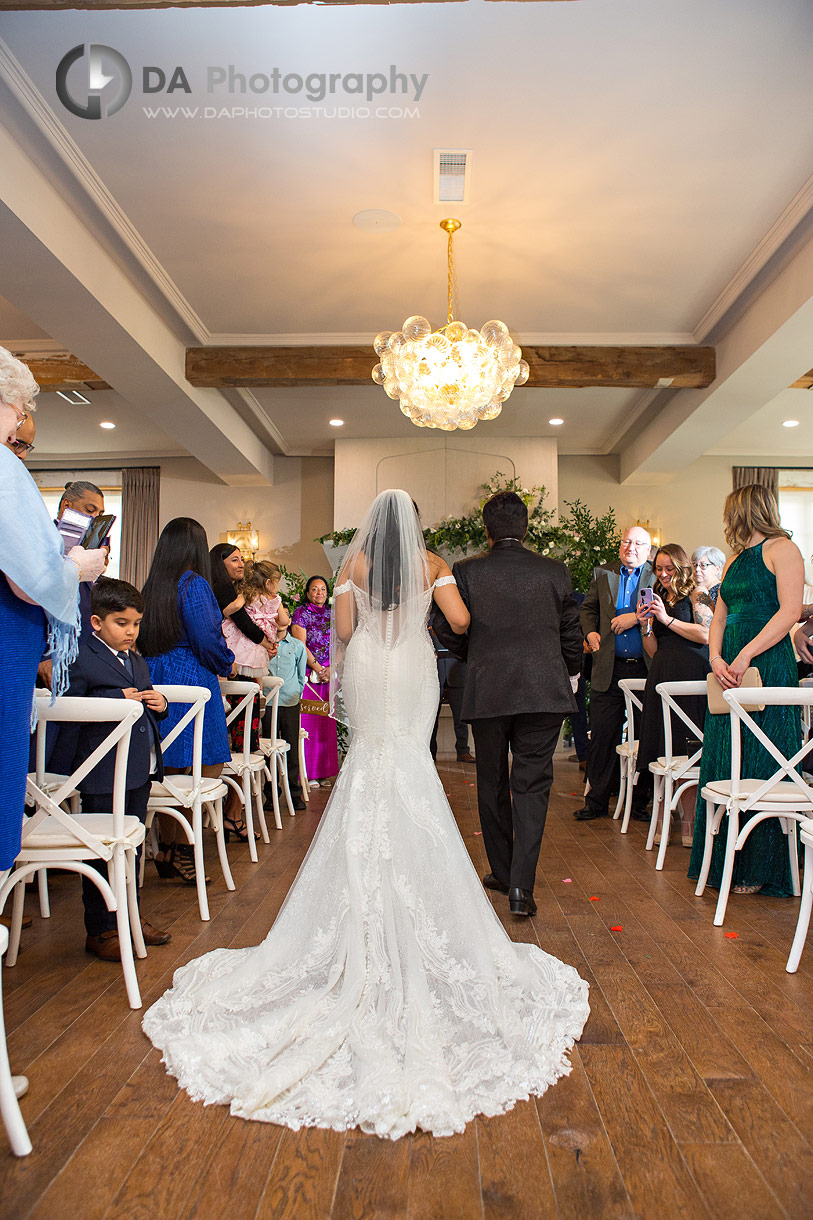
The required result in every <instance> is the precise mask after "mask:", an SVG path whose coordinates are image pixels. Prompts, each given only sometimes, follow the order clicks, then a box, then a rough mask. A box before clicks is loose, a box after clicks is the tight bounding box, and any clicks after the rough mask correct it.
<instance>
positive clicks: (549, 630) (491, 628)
mask: <svg viewBox="0 0 813 1220" xmlns="http://www.w3.org/2000/svg"><path fill="white" fill-rule="evenodd" d="M483 522H484V524H485V527H486V537H487V539H488V545H489V550H488V551H487V552H486V553H485V554H482V555H475V556H472V557H471V558H469V559H463V560H461V561H460V562H459V563H456V564H455V565H454V568H453V572H454V577H455V580H456V581H457V585H458V588H459V590H460V595H461V597H462V598H463V601H464V602H465V603H466V605H467V606H468V608H469V611H470V613H471V626H470V627H469V631H468V635H467V637H466V638H467V642H468V655H467V661H468V668H467V672H466V684H465V687H464V690H463V709H462V716H463V719H464V720H468V721H469V722H470V723H471V726H472V732H473V734H474V745H475V752H476V757H477V800H478V805H479V809H480V825H481V827H482V830H483V843H484V845H485V849H486V854H487V856H488V862H489V864H490V865H491V872H490V873H488V874H487V875H486V876H485V877H484V878H483V884H484V885H485V886H487V887H488V888H489V889H495V890H499V891H500V892H502V893H505V894H508V900H509V906H510V910H511V912H512V914H514V915H533V914H535V913H536V903H535V902H534V897H533V890H534V881H535V877H536V864H537V860H538V859H539V849H540V846H541V843H542V834H543V831H544V829H545V819H546V817H547V812H548V798H549V796H550V789H551V784H552V782H553V752H554V749H555V748H556V742H557V741H558V738H559V733H560V730H561V727H562V721H563V720H564V718H565V716H567V715H568V714H569V713H570V712H573V711H575V709H576V702H575V699H574V697H573V691H574V689H575V686H576V683H577V681H578V675H579V671H580V667H581V657H582V634H581V630H580V629H579V619H578V610H577V607H576V603H575V601H574V599H573V596H572V592H571V585H570V576H569V574H568V571H567V568H566V567H565V565H564V564H563V563H558V562H557V561H556V560H553V559H548V558H546V557H545V556H543V555H538V554H537V553H536V552H535V551H530V550H528V549H527V548H526V547H524V546H523V545H522V540H523V538H524V537H525V534H526V532H527V529H528V510H527V508H526V506H525V504H524V503H523V501H522V500H521V499H520V497H519V496H518V495H516V494H515V493H514V492H505V491H503V492H498V493H497V494H496V495H495V496H492V497H491V499H490V500H489V501H488V502H487V503H486V504H485V505H484V507H483ZM433 621H434V627H435V631H436V632H437V634H438V636H439V638H440V639H441V640H442V641H443V642H444V643H445V644H446V645H447V647H449V646H451V650H452V651H457V650H458V646H459V641H460V637H459V636H455V635H454V634H453V633H452V632H451V631H450V630H449V629H448V625H446V624H445V620H443V618H442V615H440V614H439V612H438V611H435V612H434V616H433ZM509 750H510V752H511V754H512V755H513V765H512V767H511V771H510V776H509V766H508V755H509ZM512 796H513V801H512Z"/></svg>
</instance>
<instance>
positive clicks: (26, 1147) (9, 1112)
mask: <svg viewBox="0 0 813 1220" xmlns="http://www.w3.org/2000/svg"><path fill="white" fill-rule="evenodd" d="M7 944H8V933H7V932H6V929H5V928H2V927H0V956H1V955H2V953H3V950H4V949H5V948H6V946H7ZM0 1115H1V1116H2V1119H3V1125H4V1127H5V1128H6V1134H7V1135H8V1142H9V1144H10V1145H11V1151H12V1152H13V1153H14V1155H15V1156H28V1154H29V1152H30V1151H31V1140H30V1139H29V1136H28V1131H27V1130H26V1126H25V1123H24V1122H23V1116H22V1114H21V1112H20V1104H19V1102H18V1101H17V1097H16V1095H15V1092H14V1081H13V1078H12V1075H11V1068H10V1066H9V1061H8V1049H7V1047H6V1028H5V1023H4V1021H3V992H2V971H1V970H0Z"/></svg>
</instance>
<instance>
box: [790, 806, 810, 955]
mask: <svg viewBox="0 0 813 1220" xmlns="http://www.w3.org/2000/svg"><path fill="white" fill-rule="evenodd" d="M799 837H800V839H801V840H802V846H803V847H804V849H805V872H804V881H803V882H802V902H801V905H800V907H799V918H798V920H797V922H796V935H795V936H794V938H793V944H792V945H791V949H790V957H789V958H788V964H787V966H786V967H785V969H786V970H787V972H788V974H795V973H796V971H797V970H798V968H799V959H800V957H801V956H802V949H803V948H804V944H805V940H806V939H807V929H808V928H809V927H810V912H811V910H813V821H811V820H809V819H806V820H805V821H803V822H802V823H801V825H800V827H799Z"/></svg>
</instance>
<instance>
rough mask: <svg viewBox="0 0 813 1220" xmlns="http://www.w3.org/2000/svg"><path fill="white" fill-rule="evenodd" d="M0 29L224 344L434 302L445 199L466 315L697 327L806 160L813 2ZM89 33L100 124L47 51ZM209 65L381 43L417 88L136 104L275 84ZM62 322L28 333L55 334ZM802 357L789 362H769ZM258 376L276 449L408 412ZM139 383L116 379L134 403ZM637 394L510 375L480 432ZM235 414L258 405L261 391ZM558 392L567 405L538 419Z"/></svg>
mask: <svg viewBox="0 0 813 1220" xmlns="http://www.w3.org/2000/svg"><path fill="white" fill-rule="evenodd" d="M0 35H2V38H3V39H4V40H5V42H6V44H7V45H8V47H9V48H10V50H11V51H12V53H13V55H14V56H16V58H17V60H18V61H19V63H20V65H21V66H22V69H23V70H24V72H25V74H26V75H27V76H28V78H29V79H30V81H31V82H33V84H34V86H36V88H37V89H38V90H39V91H40V92H41V94H42V96H43V97H44V99H45V101H46V103H47V105H48V107H50V109H51V111H52V113H53V115H54V116H55V117H56V119H57V120H58V121H59V123H61V124H63V125H64V128H65V129H66V130H67V132H68V133H69V136H70V137H71V138H72V140H73V141H74V142H75V144H76V146H77V147H78V149H79V150H80V151H81V154H83V155H84V157H85V158H86V159H87V161H88V162H89V164H90V166H91V167H92V169H93V171H95V173H96V174H97V175H98V177H99V178H100V179H101V182H102V183H103V184H104V187H106V188H107V190H108V191H109V192H110V194H111V195H112V197H113V199H114V200H115V203H116V204H117V205H118V207H119V208H120V209H121V210H122V212H123V213H124V215H125V217H126V219H127V221H128V222H129V223H130V224H131V225H132V226H133V227H134V228H135V230H137V233H138V234H139V235H140V237H141V239H143V242H144V243H146V246H147V247H148V248H149V250H150V251H151V252H152V254H153V255H154V257H155V259H157V260H158V263H159V264H160V266H161V267H162V268H163V271H164V272H165V274H166V276H168V277H169V279H170V280H171V281H172V282H173V283H174V285H175V286H176V288H177V290H178V291H179V293H180V296H181V298H183V299H184V301H185V303H186V304H185V308H187V317H188V318H191V319H192V324H193V325H194V324H195V317H197V319H199V321H200V328H201V330H200V333H202V334H203V335H204V337H206V336H207V335H208V336H211V337H212V338H214V339H216V340H217V341H224V342H228V341H233V342H239V341H241V339H243V338H245V337H249V338H248V341H251V340H252V339H254V340H256V341H258V342H274V341H279V342H284V341H289V342H290V341H293V342H306V341H313V342H330V341H333V342H337V341H342V340H344V341H346V340H348V339H351V338H355V340H356V341H358V342H369V341H371V339H372V337H373V336H374V335H375V333H376V332H377V331H378V330H380V329H384V328H386V329H394V328H395V327H396V326H399V325H400V324H401V323H402V321H403V319H404V318H405V317H406V316H408V315H409V314H412V313H415V312H419V313H426V314H427V315H428V316H429V317H430V318H432V320H433V321H434V322H435V323H436V324H439V323H440V322H441V321H442V318H443V315H444V313H445V265H444V263H445V250H444V238H443V236H442V234H441V232H440V230H439V229H438V227H437V225H438V221H439V220H440V219H441V218H442V217H443V216H444V215H448V214H452V215H459V216H460V218H461V219H462V221H463V230H462V232H461V234H460V235H459V237H458V238H457V240H456V253H457V263H458V277H459V285H460V316H461V317H462V318H463V319H464V320H465V321H467V322H468V323H469V324H470V325H477V326H479V325H481V324H482V323H483V322H484V321H486V319H487V318H489V317H495V316H496V317H500V318H502V319H504V320H505V321H506V322H507V323H508V325H509V326H510V327H511V329H512V332H513V333H514V334H515V335H516V337H517V339H518V341H519V342H520V343H521V342H523V341H524V342H529V341H534V340H536V341H544V340H545V338H548V341H551V342H554V341H559V342H587V343H589V342H595V343H600V342H605V341H607V342H609V341H612V340H613V339H616V340H617V341H619V342H624V341H628V342H653V343H654V342H662V341H670V340H672V341H683V342H692V341H695V340H700V339H702V338H703V337H704V335H702V334H695V333H694V332H695V329H696V328H697V327H698V325H699V324H700V322H701V319H702V318H703V317H704V315H705V314H706V313H707V311H708V310H709V309H710V307H712V305H713V304H714V302H715V300H716V299H717V298H718V297H719V296H720V294H721V293H723V292H724V291H725V290H726V287H727V285H729V282H730V281H731V279H732V277H734V276H736V275H737V273H738V271H739V269H740V268H741V267H742V266H743V264H744V263H745V262H746V260H747V259H748V258H749V256H750V255H751V253H752V251H754V249H755V248H756V247H757V246H758V245H759V243H760V242H761V241H762V239H763V238H764V237H765V235H766V234H767V233H768V231H769V230H770V229H771V226H772V225H774V223H775V222H776V221H777V218H778V217H780V215H781V214H782V213H783V211H784V210H785V209H786V208H787V206H788V204H789V203H790V202H791V200H792V199H793V198H794V196H795V195H796V194H797V192H799V191H800V189H801V188H802V187H803V185H804V183H805V180H806V179H807V177H808V174H809V171H810V165H809V149H810V144H811V136H813V106H811V104H810V102H811V97H810V84H809V79H810V78H809V51H810V46H811V45H813V5H811V3H810V0H774V3H772V4H771V5H766V4H765V3H764V0H718V2H717V3H715V4H714V5H709V4H708V2H707V0H681V2H680V3H679V4H676V3H675V2H674V0H615V2H614V3H613V4H607V3H606V0H580V2H579V3H567V4H565V3H563V4H549V3H548V4H531V3H523V4H508V3H505V4H494V3H482V2H480V0H469V2H468V3H466V4H443V5H432V4H421V5H395V6H386V5H381V6H370V5H359V6H357V7H356V8H355V9H350V8H347V7H342V8H329V7H328V8H320V7H316V6H298V7H292V8H286V9H281V8H279V7H263V8H249V9H247V8H234V7H230V8H229V9H228V10H225V9H215V10H211V9H210V10H190V9H185V10H171V11H142V12H135V13H134V12H128V13H125V12H78V11H68V12H49V13H5V14H3V15H2V23H1V24H0ZM80 42H97V43H98V42H101V43H105V44H107V45H109V46H112V47H114V48H116V49H117V50H119V51H120V52H122V53H123V54H124V55H125V57H126V58H127V60H128V62H129V63H130V64H131V66H132V68H133V72H134V89H133V94H132V96H131V98H130V100H129V101H128V103H127V104H126V105H125V106H124V108H123V109H122V110H121V111H119V113H118V114H116V115H115V116H113V117H112V118H110V119H105V120H103V121H101V122H88V121H86V120H83V119H80V118H76V117H74V116H73V115H71V114H70V113H69V112H67V111H66V110H65V108H64V107H63V106H62V105H61V104H60V102H59V100H58V98H57V97H56V93H55V88H54V71H55V66H56V64H57V63H58V61H59V60H60V58H61V57H62V56H63V55H64V53H65V52H66V51H67V50H68V49H70V48H71V47H73V46H75V45H76V44H77V43H80ZM145 64H155V65H161V66H163V68H164V69H165V70H166V71H167V74H168V75H169V73H171V71H172V69H173V68H174V66H175V65H181V66H183V67H184V69H185V72H186V75H187V77H188V80H189V83H190V86H191V88H192V94H191V95H190V96H187V95H185V94H184V93H182V92H180V91H176V92H175V93H174V94H173V95H171V96H169V97H148V98H145V97H143V96H142V95H141V91H140V84H141V75H140V74H141V68H142V66H143V65H145ZM228 64H233V65H234V66H235V69H236V70H237V71H239V72H243V73H244V74H245V75H246V76H250V75H251V74H252V73H254V72H265V73H270V72H271V70H272V69H273V68H274V67H275V66H277V67H279V68H280V71H281V72H282V73H283V74H284V73H299V74H300V75H302V76H307V75H308V74H309V73H323V72H324V73H329V72H331V71H337V72H342V73H347V72H361V73H368V72H376V71H383V72H385V73H386V72H388V71H389V66H390V65H391V64H395V65H396V66H397V68H398V70H399V71H403V72H405V73H407V74H410V73H414V74H416V75H417V76H423V74H425V73H428V80H427V82H426V84H425V87H424V90H423V94H422V96H421V98H420V99H419V101H418V102H417V103H411V102H410V104H414V105H415V106H417V109H418V110H419V112H420V114H419V117H414V118H381V119H376V118H372V119H367V118H355V119H353V118H346V119H338V118H334V119H332V118H327V117H321V118H315V117H310V118H304V117H299V118H285V117H278V118H270V119H260V118H257V119H252V118H243V119H239V118H235V119H231V120H227V119H206V118H202V117H199V115H198V117H195V118H190V119H183V118H175V119H170V118H166V117H162V118H157V119H149V118H147V117H146V116H145V114H144V112H143V106H144V105H153V106H155V105H161V104H164V105H185V106H188V107H192V108H194V107H195V106H197V107H198V108H199V111H200V109H201V108H203V107H205V106H207V105H209V106H211V105H213V103H214V104H216V105H218V106H222V105H225V104H228V105H232V106H236V105H251V106H262V105H266V106H268V105H282V104H283V101H282V99H273V98H272V99H270V100H269V97H268V96H254V97H250V98H248V99H247V98H246V97H243V96H240V95H239V94H238V95H234V96H232V97H231V98H228V97H225V96H218V97H217V98H215V97H210V96H207V95H206V93H205V68H206V66H207V65H228ZM382 100H383V104H384V105H390V99H389V98H387V97H385V98H384V99H382ZM394 103H395V104H396V105H398V106H402V105H404V104H405V103H404V99H403V98H402V97H401V96H400V95H399V96H398V97H396V98H395V99H394ZM284 104H286V105H288V106H294V107H296V106H303V107H304V106H316V105H320V104H321V105H322V106H323V107H326V108H330V107H332V106H333V105H344V106H355V107H357V108H358V107H359V106H364V105H366V102H365V99H364V98H357V97H348V96H342V97H340V98H337V99H326V100H325V101H324V102H322V103H317V102H313V103H310V102H308V101H307V100H306V99H304V98H296V97H294V98H287V99H285V102H284ZM373 104H379V105H380V104H382V101H379V102H377V103H373ZM435 147H444V148H450V147H451V148H456V147H463V148H470V149H472V150H473V170H472V187H471V199H470V202H469V203H467V204H458V205H448V204H443V205H437V204H434V202H433V198H432V185H433V184H432V150H433V149H434V148H435ZM367 208H384V209H388V210H390V211H392V212H395V213H396V214H397V215H398V216H400V217H401V220H402V225H401V226H400V227H399V228H398V229H396V230H394V231H392V232H388V233H376V234H369V233H363V232H361V231H360V230H358V229H357V228H355V227H354V226H353V224H352V218H353V215H354V214H355V213H356V212H358V211H360V210H363V209H367ZM757 269H758V268H757ZM48 287H49V286H48V284H46V283H43V284H42V286H41V288H42V294H43V298H45V297H46V296H47V293H48ZM3 290H4V284H3V272H2V270H0V292H1V291H3ZM28 312H29V314H30V315H31V324H30V327H29V333H28V334H26V335H22V334H16V333H15V334H9V333H8V329H7V328H9V327H11V328H16V329H17V330H19V327H20V325H21V324H22V321H21V319H20V317H19V315H18V316H16V317H9V316H8V314H7V312H6V311H5V310H4V309H3V308H0V340H2V337H3V336H6V337H8V338H14V339H18V340H19V339H24V338H37V337H40V336H41V335H42V333H43V329H42V327H41V325H39V324H38V312H37V309H31V308H29V310H28ZM168 316H169V314H168ZM41 320H42V319H41V318H40V323H41ZM72 322H75V319H72ZM55 329H56V328H55V327H54V326H53V325H51V327H50V329H48V330H47V333H50V334H52V335H53V338H55V339H56V340H57V341H60V342H61V341H63V338H62V336H61V335H60V334H59V333H54V332H55ZM66 329H67V328H66ZM178 333H180V331H178ZM71 337H72V338H75V332H72V334H71ZM72 346H73V348H74V350H75V349H76V347H77V344H76V343H75V342H74V343H73V344H72ZM811 347H812V348H813V344H811ZM76 354H77V355H79V356H82V352H81V351H77V352H76ZM373 363H374V357H373V356H372V353H371V366H372V364H373ZM810 365H813V354H811V359H810V361H809V364H808V366H807V367H809V366H810ZM100 371H101V370H100ZM804 371H805V369H804V368H798V367H794V369H793V370H792V372H791V373H790V375H789V376H788V381H790V380H792V379H793V377H795V376H798V375H799V374H800V373H802V372H804ZM103 375H104V374H103ZM254 397H255V398H256V400H257V402H258V403H259V406H260V413H259V418H260V420H261V417H262V414H263V413H264V414H265V416H266V417H267V418H268V420H269V421H270V431H271V434H272V436H273V438H275V440H270V441H269V440H268V436H267V434H263V438H264V439H265V440H266V441H267V442H268V443H269V444H270V445H271V447H272V448H277V449H279V450H282V451H283V452H289V453H311V452H325V451H329V448H330V445H331V442H332V437H333V435H334V432H333V430H332V429H330V427H329V426H328V425H327V420H328V419H329V418H331V417H332V416H334V415H338V416H340V417H341V418H344V419H345V420H346V425H345V429H344V430H343V432H342V435H353V436H369V435H379V436H380V435H385V436H402V435H408V434H409V432H410V430H411V425H410V424H408V422H407V421H406V420H404V419H403V417H402V416H401V415H400V413H399V411H398V409H397V404H393V403H391V402H390V400H389V399H387V398H386V396H385V395H383V393H382V392H381V391H379V390H377V389H375V388H374V387H372V386H371V387H370V388H369V389H367V388H364V387H362V388H360V389H358V388H352V387H341V388H336V389H331V388H325V389H321V390H305V389H302V390H299V389H296V390H258V391H256V392H255V394H254ZM136 398H137V396H134V395H133V394H132V392H129V402H128V408H129V410H130V411H131V412H132V415H133V417H134V418H138V417H139V416H140V412H141V407H140V404H139V402H138V401H136ZM230 401H233V399H231V398H230ZM95 402H96V400H95V399H94V406H95ZM43 406H45V404H43ZM119 406H120V407H121V406H123V404H119ZM110 409H111V410H112V407H111V408H110ZM766 409H767V408H766ZM639 410H641V394H640V392H638V391H631V390H590V391H583V390H573V391H541V390H522V391H516V392H515V394H514V396H513V397H512V399H511V400H510V401H509V403H508V404H507V405H506V407H505V408H504V411H503V414H502V416H501V417H500V419H499V420H497V421H495V422H494V423H493V424H491V425H486V427H489V428H491V430H492V431H493V432H494V433H495V434H501V433H504V434H512V435H522V434H530V435H553V434H557V435H559V439H560V444H561V448H562V451H564V452H596V451H603V452H607V451H611V450H613V448H614V446H616V445H617V444H618V442H619V438H620V437H621V435H622V434H623V432H624V428H625V425H626V424H629V423H630V422H631V421H632V420H633V419H634V418H635V417H636V415H637V413H638V411H639ZM240 413H241V414H242V415H243V417H244V418H247V419H249V425H250V426H254V425H253V424H252V423H251V419H254V420H255V421H256V420H257V418H258V415H257V413H256V412H254V413H253V414H252V413H248V414H246V412H245V411H244V410H242V409H241V411H240ZM554 415H561V416H563V417H564V418H565V420H566V424H565V427H564V428H562V429H551V428H550V426H549V425H548V424H547V420H548V419H549V418H550V417H551V416H554ZM64 419H65V417H64V416H58V415H55V416H54V417H53V419H49V418H47V416H46V413H45V411H43V414H42V419H41V428H42V435H43V439H45V438H46V437H48V438H49V439H48V443H51V440H50V438H51V437H53V444H54V445H58V444H63V443H71V442H73V443H75V444H77V445H84V444H86V443H88V442H87V438H86V436H85V434H84V433H83V432H82V433H81V434H80V432H79V431H76V432H74V430H73V429H71V430H70V433H69V434H68V435H67V436H66V435H65V431H64V429H62V424H63V422H64ZM753 419H754V420H755V419H756V417H753ZM147 422H148V426H147V423H145V424H144V426H143V427H142V428H141V430H140V432H139V436H140V441H141V449H142V450H143V449H144V448H145V447H146V448H148V449H149V448H150V447H151V446H155V447H156V449H155V450H154V451H156V452H158V451H160V450H161V447H162V446H163V447H165V448H166V449H167V451H172V452H177V451H178V448H179V438H178V436H177V435H175V436H173V435H172V429H171V428H169V429H168V431H167V433H163V432H162V429H161V428H160V427H158V426H157V424H156V414H155V412H153V414H152V416H151V419H150V421H147ZM750 426H751V425H749V424H746V423H745V422H743V424H742V427H743V428H746V429H747V428H748V427H750ZM480 427H483V425H480ZM736 431H737V430H735V432H736ZM796 431H797V432H801V429H797V430H796ZM744 435H745V433H742V434H741V435H740V434H739V433H737V437H738V444H739V443H742V444H746V441H745V440H744V439H743V437H744ZM732 436H734V433H732ZM105 439H106V443H109V444H110V445H111V446H113V447H114V448H113V450H110V451H111V452H115V446H116V445H119V446H123V445H124V443H125V441H126V443H127V444H128V445H129V444H132V443H133V442H132V438H131V434H130V432H128V431H127V429H125V428H124V427H123V426H122V428H121V430H119V429H117V430H116V432H115V433H112V434H108V436H107V437H106V438H105ZM728 439H729V438H726V442H727V441H728ZM796 439H797V443H798V442H799V441H800V440H801V437H799V438H796ZM811 441H812V442H813V437H811ZM732 443H733V441H732ZM717 448H718V449H719V445H718V446H717ZM811 452H813V446H812V447H811Z"/></svg>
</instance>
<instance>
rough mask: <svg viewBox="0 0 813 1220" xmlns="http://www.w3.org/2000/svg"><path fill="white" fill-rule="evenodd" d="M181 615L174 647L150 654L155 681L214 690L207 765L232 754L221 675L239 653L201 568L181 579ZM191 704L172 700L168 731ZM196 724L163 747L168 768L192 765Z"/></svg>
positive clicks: (207, 715)
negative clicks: (231, 645) (229, 644)
mask: <svg viewBox="0 0 813 1220" xmlns="http://www.w3.org/2000/svg"><path fill="white" fill-rule="evenodd" d="M178 617H179V618H180V620H181V632H182V633H181V638H180V640H179V641H178V643H177V644H176V645H175V647H174V648H172V649H171V650H170V651H169V652H164V653H162V654H161V655H160V656H157V657H146V658H145V659H146V662H147V665H148V667H149V671H150V678H151V679H152V684H153V686H158V685H164V686H173V685H178V686H205V687H206V688H207V689H208V690H210V691H211V692H212V697H211V699H210V700H209V702H208V703H207V704H206V708H205V711H204V714H203V765H204V766H205V767H212V766H215V765H216V764H217V763H224V762H228V761H229V760H230V759H231V749H230V746H229V734H228V732H227V730H226V713H225V711H224V710H223V699H222V696H221V694H220V687H219V685H218V681H217V679H218V675H220V677H221V678H227V677H228V676H229V674H230V673H231V667H232V665H233V663H234V654H233V653H232V651H231V649H229V648H227V647H226V641H225V640H224V639H223V632H222V631H221V629H220V624H221V622H222V620H223V616H222V614H221V613H220V607H219V606H218V604H217V600H216V599H215V595H214V593H213V592H212V590H211V587H210V585H209V583H208V581H205V580H204V579H203V577H202V576H198V574H197V573H196V572H184V574H183V576H182V577H181V579H180V581H179V582H178ZM188 706H189V705H188V704H183V703H170V705H169V715H168V716H167V718H166V720H165V721H164V722H163V736H167V735H168V734H169V733H170V731H171V730H172V729H173V728H174V727H175V725H176V724H177V723H178V721H179V720H180V719H181V717H182V716H183V715H184V714H185V712H186V710H187V708H188ZM193 736H194V728H193V726H192V725H191V724H190V725H188V726H187V727H186V728H185V729H184V731H183V732H182V733H181V735H180V736H179V737H178V738H177V739H176V740H175V741H174V742H173V743H172V745H171V746H170V747H169V749H166V750H164V766H165V767H191V766H192V740H193Z"/></svg>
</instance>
